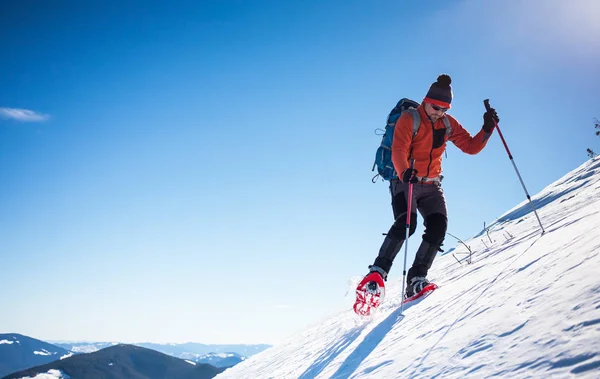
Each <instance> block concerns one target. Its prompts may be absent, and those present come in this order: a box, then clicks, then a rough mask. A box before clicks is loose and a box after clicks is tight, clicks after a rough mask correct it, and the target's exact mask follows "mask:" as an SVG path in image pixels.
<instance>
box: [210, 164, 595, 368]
mask: <svg viewBox="0 0 600 379" xmlns="http://www.w3.org/2000/svg"><path fill="white" fill-rule="evenodd" d="M515 180H516V179H515ZM524 197H525V196H524ZM533 201H534V204H535V205H536V207H537V209H538V214H539V215H540V217H541V219H542V222H543V225H544V227H545V229H546V233H545V234H544V235H541V233H540V226H539V224H538V222H537V219H536V217H535V215H534V214H533V212H531V207H530V205H529V202H527V201H524V202H523V203H522V204H519V205H518V206H516V207H515V208H513V209H512V210H510V211H509V212H507V213H506V214H504V215H502V216H501V217H499V218H498V220H497V221H496V222H495V223H493V224H492V225H490V228H489V237H488V235H487V234H486V233H485V232H484V231H482V232H481V233H480V234H479V235H477V236H475V237H473V238H472V239H470V240H468V241H465V242H466V244H467V245H469V246H470V247H471V249H472V251H473V262H472V264H467V263H466V258H467V256H468V255H466V254H464V253H465V252H466V251H467V249H466V247H464V246H462V245H457V246H456V248H455V249H453V250H451V251H448V252H447V253H446V254H444V255H443V256H439V257H438V258H437V260H436V262H435V263H434V267H433V269H432V270H431V272H430V279H432V280H433V281H435V282H436V283H438V285H439V286H440V288H439V289H438V290H437V291H436V292H434V293H433V294H432V295H431V296H429V297H428V298H426V299H424V300H422V301H421V302H415V304H412V305H410V306H409V307H408V308H405V310H404V317H402V316H401V315H400V309H399V305H400V300H401V294H400V292H401V287H402V282H401V278H398V279H396V280H390V281H389V282H388V283H387V286H388V293H387V298H386V301H385V303H384V305H383V306H382V307H381V309H380V310H379V311H378V312H377V313H376V314H375V315H374V316H373V317H372V319H370V320H360V319H359V318H358V317H357V316H355V315H354V313H353V312H352V311H351V304H352V301H353V299H348V301H349V302H348V307H347V309H344V310H342V311H341V312H340V313H339V314H337V315H334V316H332V317H330V318H328V319H325V320H323V321H322V322H320V323H318V324H316V325H313V326H312V327H309V328H308V329H307V330H306V331H304V332H302V333H299V334H298V335H295V336H293V337H291V338H289V339H288V340H287V341H285V342H284V343H282V344H280V345H278V346H275V347H273V348H270V349H268V350H265V351H264V352H262V353H259V354H257V355H255V356H252V357H251V358H249V359H247V360H246V361H244V362H242V363H240V364H238V365H236V366H234V367H233V368H231V369H228V370H226V371H225V372H224V373H222V374H220V375H218V376H217V378H218V379H227V378H236V379H241V378H248V379H258V378H276V379H284V378H303V379H308V378H335V379H345V378H378V379H379V378H465V377H467V378H491V377H502V378H550V377H552V378H570V377H577V378H600V274H599V273H598V271H599V268H600V238H599V237H600V233H599V230H600V159H594V160H590V161H588V162H586V163H585V164H583V165H582V166H581V167H579V168H577V169H576V170H574V171H573V172H571V173H569V174H567V175H566V176H565V177H563V178H561V179H560V180H558V181H557V182H555V183H553V184H551V185H550V186H548V187H546V188H545V189H544V190H543V191H541V192H540V193H539V194H538V195H536V196H534V197H533ZM490 239H491V241H492V242H490ZM447 242H450V241H449V240H447ZM453 253H454V254H455V255H456V256H457V257H458V258H459V259H461V260H462V265H460V264H459V263H458V262H457V260H456V259H455V258H454V257H453Z"/></svg>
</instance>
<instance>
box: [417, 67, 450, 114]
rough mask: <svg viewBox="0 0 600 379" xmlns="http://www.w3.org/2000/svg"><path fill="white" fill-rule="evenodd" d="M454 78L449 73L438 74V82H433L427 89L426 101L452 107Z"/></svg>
mask: <svg viewBox="0 0 600 379" xmlns="http://www.w3.org/2000/svg"><path fill="white" fill-rule="evenodd" d="M451 83H452V79H451V78H450V75H448V74H442V75H440V76H438V78H437V82H435V83H433V84H432V85H431V87H429V91H427V95H426V96H425V99H423V101H424V102H427V103H431V104H435V105H437V106H440V107H443V108H450V103H451V102H452V87H451V86H450V84H451Z"/></svg>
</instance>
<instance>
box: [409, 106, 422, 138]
mask: <svg viewBox="0 0 600 379" xmlns="http://www.w3.org/2000/svg"><path fill="white" fill-rule="evenodd" d="M406 111H407V112H408V113H410V115H411V116H412V119H413V138H415V137H416V135H417V133H418V132H419V126H420V125H421V115H420V114H419V111H417V110H416V109H415V108H408V109H407V110H406Z"/></svg>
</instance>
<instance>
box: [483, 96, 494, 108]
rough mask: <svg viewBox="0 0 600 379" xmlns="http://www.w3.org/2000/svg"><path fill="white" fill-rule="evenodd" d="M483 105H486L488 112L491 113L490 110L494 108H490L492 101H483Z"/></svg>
mask: <svg viewBox="0 0 600 379" xmlns="http://www.w3.org/2000/svg"><path fill="white" fill-rule="evenodd" d="M483 105H485V110H486V111H489V110H490V109H492V107H491V106H490V99H485V100H483Z"/></svg>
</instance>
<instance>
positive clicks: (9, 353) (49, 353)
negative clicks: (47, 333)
mask: <svg viewBox="0 0 600 379" xmlns="http://www.w3.org/2000/svg"><path fill="white" fill-rule="evenodd" d="M71 355H73V353H71V352H69V351H67V350H65V349H63V348H61V347H59V346H55V345H52V344H49V343H47V342H44V341H40V340H37V339H35V338H31V337H27V336H24V335H22V334H16V333H10V334H0V378H2V377H4V376H5V375H8V374H10V373H12V372H15V371H19V370H24V369H26V368H29V367H33V366H39V365H43V364H46V363H49V362H52V361H55V360H59V359H64V358H68V357H70V356H71Z"/></svg>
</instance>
